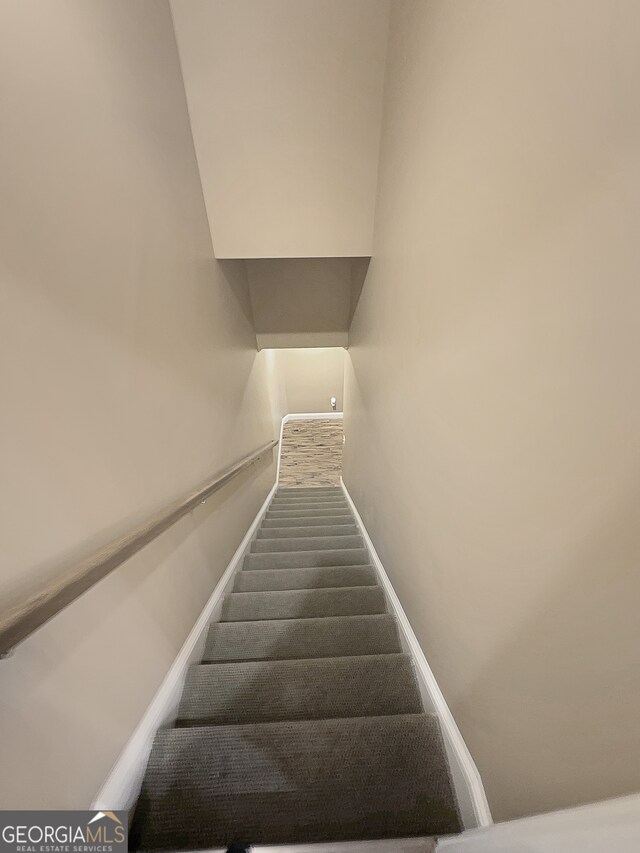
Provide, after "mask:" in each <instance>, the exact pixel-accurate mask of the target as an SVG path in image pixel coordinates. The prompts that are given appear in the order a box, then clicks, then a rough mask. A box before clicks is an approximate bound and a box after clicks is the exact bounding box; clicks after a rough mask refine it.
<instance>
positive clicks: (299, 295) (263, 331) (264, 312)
mask: <svg viewBox="0 0 640 853" xmlns="http://www.w3.org/2000/svg"><path fill="white" fill-rule="evenodd" d="M359 260H360V259H356V260H355V261H352V259H351V258H261V259H257V260H247V261H245V266H246V270H247V277H248V279H249V289H250V294H251V306H252V311H253V319H254V326H255V330H256V339H257V343H258V347H259V348H260V349H262V348H263V347H287V346H289V347H298V348H301V347H331V346H346V345H347V342H348V330H349V321H350V309H351V301H352V276H353V273H352V265H353V264H354V263H357V261H359Z"/></svg>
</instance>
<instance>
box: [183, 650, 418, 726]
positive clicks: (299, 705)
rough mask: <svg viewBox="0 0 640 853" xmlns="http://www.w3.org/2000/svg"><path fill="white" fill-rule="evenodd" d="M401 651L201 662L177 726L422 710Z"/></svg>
mask: <svg viewBox="0 0 640 853" xmlns="http://www.w3.org/2000/svg"><path fill="white" fill-rule="evenodd" d="M421 711H422V705H421V702H420V694H419V691H418V686H417V683H416V679H415V675H414V673H413V669H412V667H411V661H410V659H409V658H408V657H407V656H406V655H386V656H373V657H372V656H366V657H346V658H324V659H320V660H315V661H308V660H305V661H299V660H293V661H276V662H273V661H263V662H260V663H239V664H218V665H199V666H195V667H192V668H191V670H190V671H189V674H188V676H187V680H186V683H185V688H184V693H183V695H182V701H181V703H180V708H179V711H178V724H179V725H243V724H246V723H269V722H280V721H283V720H329V719H336V718H345V717H372V716H384V715H387V714H419V713H420V712H421Z"/></svg>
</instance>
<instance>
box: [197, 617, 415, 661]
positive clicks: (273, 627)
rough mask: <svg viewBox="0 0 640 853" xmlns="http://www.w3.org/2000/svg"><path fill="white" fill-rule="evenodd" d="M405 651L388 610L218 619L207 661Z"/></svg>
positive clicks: (211, 635) (205, 659)
mask: <svg viewBox="0 0 640 853" xmlns="http://www.w3.org/2000/svg"><path fill="white" fill-rule="evenodd" d="M399 651H401V646H400V640H399V638H398V628H397V624H396V621H395V619H394V618H393V616H391V615H390V614H388V613H375V614H365V615H359V616H324V617H311V618H302V619H282V620H279V619H272V620H264V621H263V620H260V621H254V620H247V621H242V622H239V621H238V622H216V623H215V624H213V625H211V626H210V628H209V634H208V636H207V642H206V647H205V652H204V656H203V660H204V661H231V660H265V659H270V660H290V659H313V658H322V657H338V656H341V655H352V654H353V655H358V654H362V655H364V654H384V653H391V652H399Z"/></svg>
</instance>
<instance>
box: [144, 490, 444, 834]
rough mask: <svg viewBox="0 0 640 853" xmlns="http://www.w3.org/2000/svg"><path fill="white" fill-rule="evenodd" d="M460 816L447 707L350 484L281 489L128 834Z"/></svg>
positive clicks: (439, 826) (414, 828) (432, 828)
mask: <svg viewBox="0 0 640 853" xmlns="http://www.w3.org/2000/svg"><path fill="white" fill-rule="evenodd" d="M460 829H461V825H460V818H459V813H458V808H457V804H456V801H455V796H454V793H453V788H452V784H451V778H450V774H449V769H448V765H447V760H446V756H445V752H444V747H443V742H442V736H441V733H440V728H439V725H438V722H437V720H436V718H435V717H433V716H432V715H429V714H425V713H424V710H423V707H422V703H421V700H420V695H419V692H418V686H417V683H416V677H415V674H414V671H413V666H412V662H411V660H410V658H409V657H408V656H407V655H405V654H403V652H402V648H401V646H400V641H399V639H398V631H397V626H396V624H395V620H394V618H393V617H392V616H390V615H389V614H388V613H387V612H386V605H385V598H384V594H383V592H382V589H381V588H380V587H379V586H378V584H377V579H376V573H375V570H374V568H373V567H372V566H371V565H370V563H369V555H368V552H367V549H366V548H365V546H364V542H363V540H362V537H361V536H360V535H359V532H358V528H357V527H356V524H355V520H354V518H353V516H352V514H351V512H350V510H349V508H348V505H347V503H346V501H345V499H344V495H343V493H342V490H341V489H339V488H313V489H298V488H297V489H279V490H278V492H277V494H276V496H275V497H274V499H273V501H272V502H271V504H270V506H269V510H268V511H267V514H266V517H265V519H264V520H263V522H262V526H261V528H260V530H259V531H258V533H257V536H256V537H255V539H254V540H253V542H252V543H251V551H250V553H249V554H248V555H247V556H246V557H245V560H244V565H243V568H242V571H240V572H238V574H237V575H236V578H235V584H234V589H233V592H232V593H230V594H229V595H227V596H226V598H225V601H224V604H223V610H222V617H221V621H220V622H218V623H216V624H214V625H212V626H211V628H210V631H209V636H208V638H207V644H206V650H205V654H204V658H203V660H202V663H201V664H199V665H197V666H194V667H192V668H191V670H190V672H189V675H188V677H187V681H186V684H185V688H184V692H183V696H182V701H181V704H180V708H179V711H178V719H177V721H176V724H175V727H174V728H171V729H165V730H162V731H160V732H158V735H157V737H156V739H155V743H154V746H153V749H152V752H151V756H150V758H149V764H148V767H147V772H146V776H145V780H144V784H143V788H142V792H141V795H140V799H139V802H138V806H137V808H136V812H135V815H134V820H133V824H132V831H131V839H132V846H133V847H134V848H137V849H142V850H194V849H198V848H211V847H227V846H230V845H231V844H232V843H236V844H240V845H243V844H247V845H248V844H276V843H287V844H290V845H291V844H296V843H299V844H302V843H309V842H314V841H325V842H326V841H339V840H341V841H349V840H357V839H362V840H364V839H375V838H393V837H396V838H398V837H402V836H425V835H426V836H429V835H443V834H447V833H453V832H458V831H460Z"/></svg>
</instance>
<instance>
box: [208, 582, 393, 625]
mask: <svg viewBox="0 0 640 853" xmlns="http://www.w3.org/2000/svg"><path fill="white" fill-rule="evenodd" d="M384 612H385V599H384V594H383V592H382V590H381V589H380V587H377V586H376V587H343V588H341V589H317V590H292V591H286V592H233V593H230V594H229V595H227V596H225V599H224V602H223V605H222V617H221V619H222V621H223V622H237V621H252V620H259V619H301V618H310V617H315V618H319V617H325V616H355V615H362V614H368V613H384Z"/></svg>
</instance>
